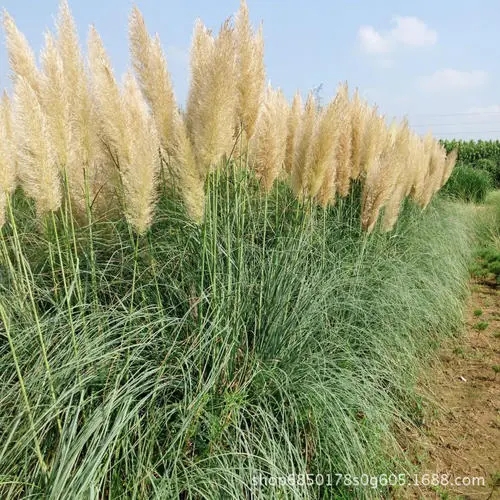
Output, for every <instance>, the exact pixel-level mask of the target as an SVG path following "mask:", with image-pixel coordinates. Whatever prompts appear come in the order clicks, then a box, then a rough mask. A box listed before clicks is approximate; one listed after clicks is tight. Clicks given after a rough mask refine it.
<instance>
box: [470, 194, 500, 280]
mask: <svg viewBox="0 0 500 500" xmlns="http://www.w3.org/2000/svg"><path fill="white" fill-rule="evenodd" d="M476 238H477V241H478V244H477V250H476V252H475V261H474V264H473V265H472V268H471V272H472V275H473V276H475V277H477V278H481V279H490V278H492V279H495V280H496V281H497V282H500V191H492V192H490V193H488V195H487V196H486V199H485V202H484V206H483V207H481V209H480V211H479V212H478V215H477V217H476Z"/></svg>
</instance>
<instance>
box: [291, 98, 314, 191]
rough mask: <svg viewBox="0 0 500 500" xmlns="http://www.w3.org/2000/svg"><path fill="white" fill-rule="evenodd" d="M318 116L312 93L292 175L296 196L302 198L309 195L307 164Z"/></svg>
mask: <svg viewBox="0 0 500 500" xmlns="http://www.w3.org/2000/svg"><path fill="white" fill-rule="evenodd" d="M316 116H317V106H316V101H315V100H314V97H313V96H312V95H311V94H310V95H309V96H308V98H307V101H306V104H305V107H304V112H303V113H302V116H301V118H300V123H299V126H298V129H297V137H296V141H295V148H294V152H293V163H292V172H291V177H290V181H291V186H292V189H293V191H294V192H295V194H296V196H297V197H298V198H299V199H301V200H302V199H304V198H305V197H306V196H307V172H306V165H307V162H308V160H309V158H310V156H311V148H312V140H313V136H314V124H315V123H316Z"/></svg>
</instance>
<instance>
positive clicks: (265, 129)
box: [250, 86, 288, 191]
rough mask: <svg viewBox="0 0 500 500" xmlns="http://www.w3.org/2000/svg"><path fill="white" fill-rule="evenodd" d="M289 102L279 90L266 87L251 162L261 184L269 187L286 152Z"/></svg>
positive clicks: (276, 175)
mask: <svg viewBox="0 0 500 500" xmlns="http://www.w3.org/2000/svg"><path fill="white" fill-rule="evenodd" d="M287 118H288V104H287V102H286V99H285V97H284V95H283V93H282V92H281V90H274V89H273V88H271V86H269V87H268V89H267V92H266V96H265V98H264V103H263V104H262V107H261V110H260V114H259V118H258V120H257V125H256V130H255V137H254V141H253V142H252V144H251V149H250V158H251V160H250V164H251V165H252V167H253V169H254V170H255V171H256V173H257V178H258V179H259V180H260V182H261V185H262V187H263V188H264V189H265V190H266V191H270V189H271V188H272V186H273V183H274V181H275V180H276V178H277V177H278V176H279V174H280V172H281V170H282V169H283V164H284V161H285V155H286V139H287Z"/></svg>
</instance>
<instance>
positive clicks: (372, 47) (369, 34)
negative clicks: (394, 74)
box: [358, 26, 391, 54]
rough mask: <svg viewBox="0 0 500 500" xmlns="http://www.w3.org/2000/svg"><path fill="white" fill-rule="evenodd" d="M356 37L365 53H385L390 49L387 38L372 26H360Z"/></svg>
mask: <svg viewBox="0 0 500 500" xmlns="http://www.w3.org/2000/svg"><path fill="white" fill-rule="evenodd" d="M358 37H359V41H360V43H361V48H362V49H363V50H364V51H365V52H366V53H367V54H385V53H387V52H390V51H391V44H390V42H389V40H387V39H386V38H384V37H383V36H382V35H381V34H380V33H378V32H377V31H376V30H375V28H373V26H361V28H359V31H358Z"/></svg>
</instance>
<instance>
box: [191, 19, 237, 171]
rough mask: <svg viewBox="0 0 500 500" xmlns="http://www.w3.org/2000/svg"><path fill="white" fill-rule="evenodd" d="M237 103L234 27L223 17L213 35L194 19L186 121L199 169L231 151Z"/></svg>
mask: <svg viewBox="0 0 500 500" xmlns="http://www.w3.org/2000/svg"><path fill="white" fill-rule="evenodd" d="M236 103H237V92H236V60H235V35H234V29H233V27H232V26H231V25H230V23H229V21H226V22H225V23H224V24H223V25H222V27H221V29H220V31H219V34H218V36H217V37H216V38H215V39H214V38H213V37H212V35H211V33H210V32H209V31H208V30H207V28H206V27H205V26H204V25H203V24H202V23H201V21H197V23H196V26H195V30H194V35H193V43H192V49H191V88H190V91H189V97H188V104H187V110H186V114H187V116H186V120H187V122H186V123H187V127H188V132H189V137H190V139H191V142H192V144H193V146H194V154H195V157H196V161H197V163H198V167H199V169H200V170H201V171H209V170H210V169H213V168H215V166H216V165H218V164H219V163H220V162H221V160H222V159H223V158H224V157H229V156H230V155H231V152H232V150H233V148H234V145H235V140H234V125H235V110H236Z"/></svg>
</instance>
